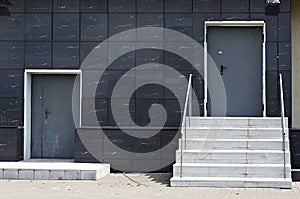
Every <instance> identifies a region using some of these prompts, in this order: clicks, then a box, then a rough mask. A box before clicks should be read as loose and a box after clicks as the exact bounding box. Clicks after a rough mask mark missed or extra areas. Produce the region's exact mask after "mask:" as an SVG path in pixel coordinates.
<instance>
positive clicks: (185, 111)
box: [180, 74, 193, 178]
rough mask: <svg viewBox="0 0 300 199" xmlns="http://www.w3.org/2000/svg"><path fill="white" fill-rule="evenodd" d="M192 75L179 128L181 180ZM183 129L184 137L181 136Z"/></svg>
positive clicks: (190, 103) (190, 104)
mask: <svg viewBox="0 0 300 199" xmlns="http://www.w3.org/2000/svg"><path fill="white" fill-rule="evenodd" d="M192 76H193V75H192V74H190V75H189V82H188V87H187V91H186V96H185V102H184V109H183V116H182V123H181V126H180V132H181V146H180V178H182V157H183V138H184V148H185V149H186V115H187V107H189V109H188V112H189V116H191V114H192V92H191V87H192ZM190 125H191V121H190V118H189V126H190ZM183 128H184V135H183V131H182V130H183Z"/></svg>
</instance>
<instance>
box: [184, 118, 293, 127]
mask: <svg viewBox="0 0 300 199" xmlns="http://www.w3.org/2000/svg"><path fill="white" fill-rule="evenodd" d="M186 122H187V125H191V126H194V127H274V128H281V118H279V117H187V120H186ZM285 122H286V124H288V118H285Z"/></svg>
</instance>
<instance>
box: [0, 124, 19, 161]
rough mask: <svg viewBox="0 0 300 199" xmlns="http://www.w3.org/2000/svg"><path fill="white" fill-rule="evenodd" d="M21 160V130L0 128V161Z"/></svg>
mask: <svg viewBox="0 0 300 199" xmlns="http://www.w3.org/2000/svg"><path fill="white" fill-rule="evenodd" d="M22 159H23V129H18V128H17V127H14V128H13V127H12V128H7V127H0V161H18V160H22Z"/></svg>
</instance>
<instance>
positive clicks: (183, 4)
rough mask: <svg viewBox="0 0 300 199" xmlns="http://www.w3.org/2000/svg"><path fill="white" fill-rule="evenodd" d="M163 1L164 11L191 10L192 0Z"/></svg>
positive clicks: (189, 11)
mask: <svg viewBox="0 0 300 199" xmlns="http://www.w3.org/2000/svg"><path fill="white" fill-rule="evenodd" d="M164 2H165V12H166V13H168V12H171V13H179V12H180V13H181V12H188V13H191V12H192V5H193V2H192V0H165V1H164Z"/></svg>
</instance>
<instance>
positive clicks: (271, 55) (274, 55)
mask: <svg viewBox="0 0 300 199" xmlns="http://www.w3.org/2000/svg"><path fill="white" fill-rule="evenodd" d="M266 56H267V57H266V65H267V70H268V71H269V70H275V71H276V70H277V64H278V50H277V42H267V43H266Z"/></svg>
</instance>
